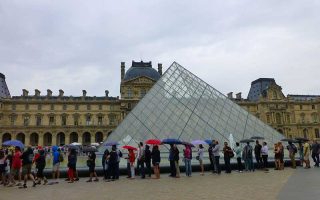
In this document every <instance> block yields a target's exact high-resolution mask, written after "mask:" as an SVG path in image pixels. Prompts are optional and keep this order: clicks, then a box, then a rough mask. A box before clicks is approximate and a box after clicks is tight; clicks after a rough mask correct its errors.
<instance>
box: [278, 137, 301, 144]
mask: <svg viewBox="0 0 320 200" xmlns="http://www.w3.org/2000/svg"><path fill="white" fill-rule="evenodd" d="M281 141H283V142H292V143H297V142H298V140H295V139H291V138H284V139H282V140H281Z"/></svg>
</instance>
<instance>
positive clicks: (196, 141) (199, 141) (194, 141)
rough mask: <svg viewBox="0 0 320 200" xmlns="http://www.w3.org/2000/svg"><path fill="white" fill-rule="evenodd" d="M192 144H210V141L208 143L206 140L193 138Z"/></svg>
mask: <svg viewBox="0 0 320 200" xmlns="http://www.w3.org/2000/svg"><path fill="white" fill-rule="evenodd" d="M191 144H193V145H199V144H208V143H206V142H205V141H204V140H193V141H192V142H191Z"/></svg>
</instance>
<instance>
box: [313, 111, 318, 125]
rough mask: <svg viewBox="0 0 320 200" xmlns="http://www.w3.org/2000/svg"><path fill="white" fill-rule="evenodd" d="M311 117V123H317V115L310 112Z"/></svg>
mask: <svg viewBox="0 0 320 200" xmlns="http://www.w3.org/2000/svg"><path fill="white" fill-rule="evenodd" d="M311 117H312V122H313V123H317V122H318V121H319V115H318V114H317V113H312V114H311Z"/></svg>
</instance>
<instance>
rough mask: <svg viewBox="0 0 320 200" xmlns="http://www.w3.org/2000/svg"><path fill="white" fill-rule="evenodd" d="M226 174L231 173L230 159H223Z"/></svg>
mask: <svg viewBox="0 0 320 200" xmlns="http://www.w3.org/2000/svg"><path fill="white" fill-rule="evenodd" d="M224 164H225V168H226V173H231V165H230V157H224Z"/></svg>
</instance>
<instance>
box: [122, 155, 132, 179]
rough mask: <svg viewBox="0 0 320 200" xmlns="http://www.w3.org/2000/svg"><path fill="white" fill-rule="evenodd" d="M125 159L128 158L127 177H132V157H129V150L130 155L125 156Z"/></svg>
mask: <svg viewBox="0 0 320 200" xmlns="http://www.w3.org/2000/svg"><path fill="white" fill-rule="evenodd" d="M124 159H126V160H127V175H128V176H127V178H131V165H130V158H129V152H128V156H127V157H125V158H124Z"/></svg>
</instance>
